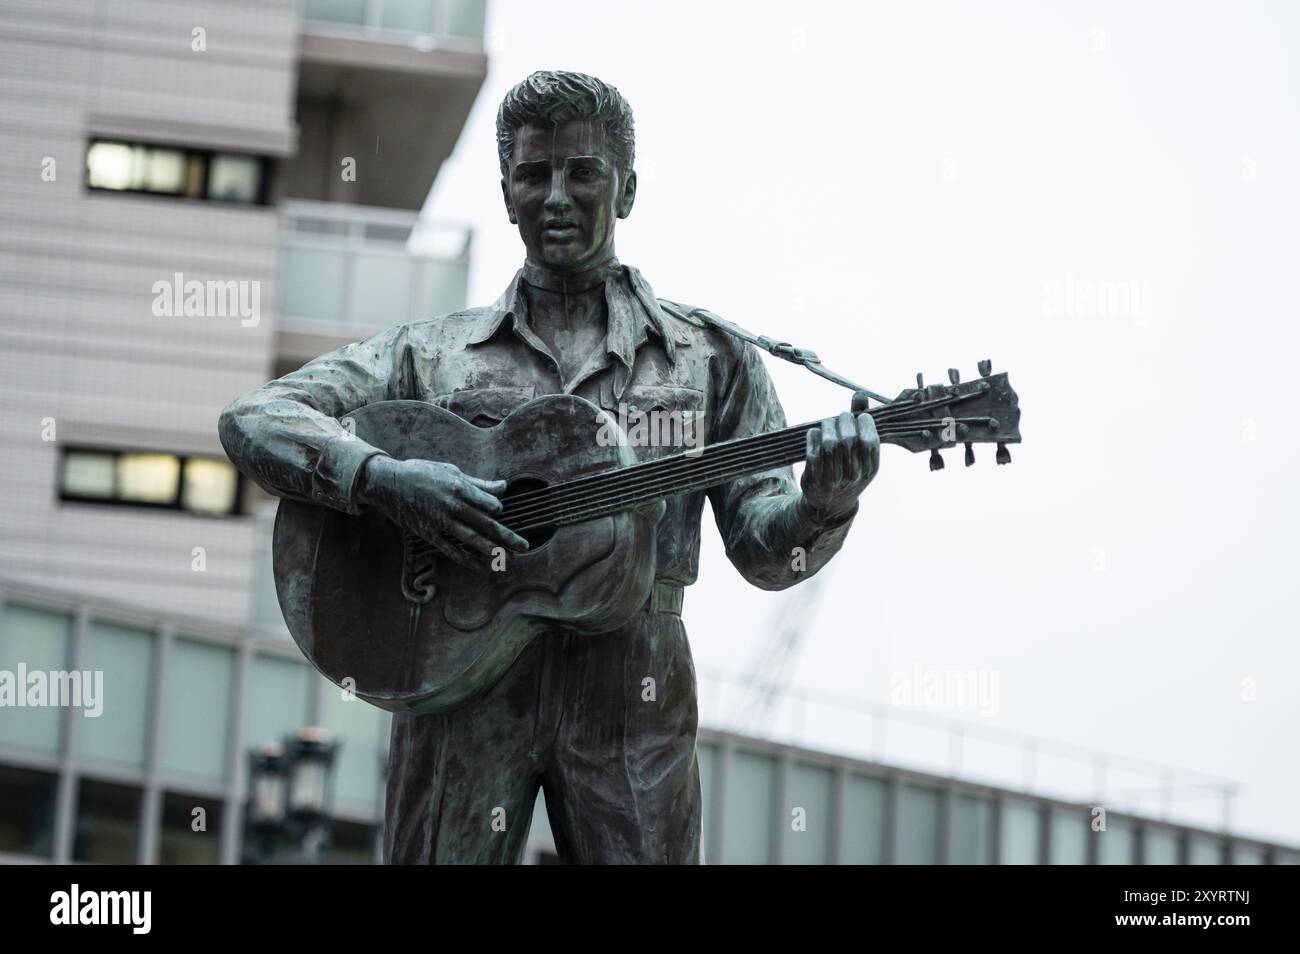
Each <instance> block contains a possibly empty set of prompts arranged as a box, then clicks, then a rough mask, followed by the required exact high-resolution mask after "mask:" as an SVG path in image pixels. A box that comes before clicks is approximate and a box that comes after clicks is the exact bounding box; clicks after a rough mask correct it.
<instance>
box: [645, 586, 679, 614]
mask: <svg viewBox="0 0 1300 954" xmlns="http://www.w3.org/2000/svg"><path fill="white" fill-rule="evenodd" d="M685 593H686V587H684V586H678V585H677V584H676V583H661V582H659V581H658V580H656V581H655V585H654V587H653V588H652V589H651V590H650V612H652V613H671V614H673V615H674V616H681V615H682V597H683V596H684V595H685Z"/></svg>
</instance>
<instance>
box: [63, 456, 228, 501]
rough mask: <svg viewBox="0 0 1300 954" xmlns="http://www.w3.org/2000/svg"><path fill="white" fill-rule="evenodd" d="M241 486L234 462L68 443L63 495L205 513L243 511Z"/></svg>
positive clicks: (89, 499)
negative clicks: (69, 444)
mask: <svg viewBox="0 0 1300 954" xmlns="http://www.w3.org/2000/svg"><path fill="white" fill-rule="evenodd" d="M242 489H243V488H242V486H241V481H240V479H239V474H238V472H237V471H236V470H235V468H234V467H233V466H232V465H231V463H230V462H229V461H225V460H220V459H218V458H215V457H186V456H180V455H177V454H163V453H155V452H152V451H145V452H141V451H115V450H95V449H91V448H80V447H69V448H66V449H64V451H63V459H62V461H61V467H60V472H59V499H61V500H70V501H81V502H88V503H114V504H132V505H134V506H141V507H163V508H167V509H171V510H184V511H186V512H188V513H195V514H201V515H203V516H218V517H220V516H229V515H231V514H237V513H239V512H240V506H241V502H242V501H241V497H242Z"/></svg>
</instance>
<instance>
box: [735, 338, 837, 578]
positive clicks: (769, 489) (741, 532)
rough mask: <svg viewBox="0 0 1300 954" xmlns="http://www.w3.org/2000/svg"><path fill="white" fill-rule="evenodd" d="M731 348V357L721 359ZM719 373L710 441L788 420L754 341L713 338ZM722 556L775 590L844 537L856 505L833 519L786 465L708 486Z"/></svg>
mask: <svg viewBox="0 0 1300 954" xmlns="http://www.w3.org/2000/svg"><path fill="white" fill-rule="evenodd" d="M728 355H730V356H731V359H730V360H727V356H728ZM718 357H719V359H720V362H719V363H720V364H723V365H729V366H730V368H729V373H724V374H723V375H721V380H720V381H719V384H720V387H719V389H718V393H717V394H716V395H715V398H714V407H715V408H716V411H715V413H714V417H713V421H712V423H711V427H710V436H709V442H710V443H716V442H718V441H724V440H730V439H732V438H737V437H749V436H752V435H755V434H765V433H768V432H770V431H775V430H780V429H781V428H783V427H785V426H786V420H785V412H784V411H783V410H782V408H781V403H780V401H779V400H778V399H777V396H776V390H775V388H774V387H773V386H772V381H771V378H770V377H769V376H768V373H767V369H766V368H764V367H763V363H762V360H761V358H760V357H759V354H758V350H757V349H756V348H754V346H753V345H749V344H744V345H741V344H740V343H738V342H737V343H735V344H731V343H729V342H719V354H718ZM709 500H710V502H711V504H712V506H713V515H714V518H715V520H716V521H717V524H718V531H719V533H721V535H722V540H723V543H724V544H725V545H726V549H727V557H728V559H730V560H731V562H732V564H733V565H734V566H735V567H736V569H737V570H739V571H740V573H741V575H742V576H744V577H745V579H746V580H748V581H749V582H750V583H753V584H754V585H755V586H758V587H760V588H762V589H765V590H780V589H785V588H786V587H788V586H793V585H794V584H795V583H798V582H799V581H800V580H802V579H806V578H807V577H810V576H812V575H813V574H814V573H816V572H817V571H818V570H820V569H821V568H822V567H823V566H825V565H826V564H827V563H828V562H829V561H830V559H831V557H833V556H834V555H835V554H836V553H838V552H839V549H840V547H841V546H843V544H844V538H845V537H846V536H847V535H848V531H849V527H850V526H851V525H852V523H853V518H854V516H855V515H856V514H857V505H856V503H854V504H853V506H852V509H851V510H849V511H848V512H847V513H846V514H842V515H839V516H836V517H833V518H827V517H825V516H823V515H821V514H820V513H819V512H818V511H817V509H816V508H815V507H813V506H811V505H810V504H809V502H808V501H807V500H806V499H805V498H804V495H803V494H802V493H801V492H800V490H799V488H798V486H797V485H796V484H795V480H794V470H793V468H791V467H780V468H777V469H775V470H769V471H765V472H764V473H761V474H752V475H750V476H748V477H742V478H740V479H739V480H735V481H732V482H731V483H729V484H725V485H723V486H720V487H715V488H713V489H712V490H711V491H709Z"/></svg>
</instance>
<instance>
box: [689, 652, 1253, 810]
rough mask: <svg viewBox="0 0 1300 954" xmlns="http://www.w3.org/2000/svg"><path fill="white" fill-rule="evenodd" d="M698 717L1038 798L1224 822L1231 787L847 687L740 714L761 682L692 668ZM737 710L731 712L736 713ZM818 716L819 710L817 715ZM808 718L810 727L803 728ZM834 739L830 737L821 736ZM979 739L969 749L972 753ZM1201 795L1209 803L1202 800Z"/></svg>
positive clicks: (798, 693)
mask: <svg viewBox="0 0 1300 954" xmlns="http://www.w3.org/2000/svg"><path fill="white" fill-rule="evenodd" d="M698 673H699V680H700V690H699V698H700V724H701V725H707V726H709V727H710V728H713V729H718V730H721V731H724V732H734V733H741V734H745V735H749V736H757V737H761V738H766V739H769V740H771V741H774V742H778V743H783V744H790V745H796V746H803V745H809V744H812V745H815V746H816V747H817V748H818V749H821V750H823V751H833V752H837V753H841V754H844V755H846V756H849V757H852V758H858V759H868V760H870V761H872V762H878V763H887V764H891V765H897V766H900V767H903V768H911V769H916V770H919V771H927V772H934V773H939V774H944V775H946V776H947V777H950V778H953V779H961V780H964V781H970V782H976V783H981V784H987V785H993V786H997V787H1000V788H1005V789H1007V790H1009V791H1020V792H1024V793H1026V794H1032V795H1036V796H1042V797H1056V798H1065V799H1066V800H1069V801H1080V800H1081V799H1082V798H1084V797H1085V793H1086V797H1089V798H1091V799H1093V800H1094V802H1095V804H1098V805H1107V806H1111V807H1113V808H1115V809H1116V810H1122V811H1128V812H1132V813H1135V814H1148V815H1154V816H1155V817H1158V818H1161V819H1163V820H1166V821H1174V820H1175V819H1179V820H1182V821H1185V822H1191V823H1194V824H1198V825H1202V826H1205V827H1215V828H1217V829H1218V830H1219V831H1220V832H1223V833H1225V834H1226V833H1228V832H1229V831H1230V830H1231V827H1232V815H1231V811H1232V800H1233V798H1234V797H1235V796H1236V795H1237V793H1238V790H1239V788H1240V786H1239V785H1238V784H1237V783H1235V782H1233V781H1231V780H1228V779H1224V778H1220V777H1218V776H1214V775H1211V774H1209V773H1205V772H1194V771H1191V770H1188V769H1182V768H1175V767H1172V766H1167V765H1162V764H1159V763H1157V762H1153V761H1148V760H1144V759H1135V758H1127V757H1124V756H1119V755H1115V754H1113V753H1109V752H1104V751H1102V750H1099V749H1092V748H1088V747H1086V746H1081V745H1072V744H1069V743H1064V742H1057V741H1053V740H1050V739H1045V738H1041V737H1037V736H1033V735H1030V734H1027V733H1023V732H1017V731H1013V730H1010V729H1002V728H998V727H995V726H992V725H987V724H981V723H979V722H976V721H974V720H971V719H957V718H952V717H945V716H940V715H935V714H931V713H927V712H924V711H917V710H914V709H912V708H908V707H902V706H894V705H886V704H883V703H876V702H870V701H867V700H864V699H860V698H857V697H854V696H847V695H841V694H836V693H830V692H821V691H814V690H807V689H786V688H785V687H781V691H782V698H781V701H780V703H779V704H778V705H777V706H776V707H775V709H774V711H773V714H772V718H770V719H767V720H764V722H763V723H762V724H758V725H756V724H753V722H752V720H746V719H744V718H743V713H745V712H746V711H748V710H749V709H750V708H752V706H750V705H749V703H750V702H751V701H752V699H753V697H754V696H756V695H762V694H763V693H764V692H766V691H767V687H766V686H765V685H763V684H762V682H761V681H755V680H753V679H748V678H742V677H739V676H737V675H735V674H732V673H727V672H724V671H721V670H713V669H700V670H698ZM738 713H739V714H742V715H741V717H739V718H738V717H737V714H738ZM819 717H820V718H819ZM810 722H816V723H817V728H818V730H819V731H817V732H816V734H815V738H814V737H813V736H811V735H810V734H809V732H808V727H809V724H810ZM831 738H834V739H836V742H834V743H832V742H830V741H828V740H829V739H831ZM976 747H978V748H979V752H978V756H977V757H976V758H971V752H972V750H973V749H975V748H976ZM1207 802H1208V806H1207Z"/></svg>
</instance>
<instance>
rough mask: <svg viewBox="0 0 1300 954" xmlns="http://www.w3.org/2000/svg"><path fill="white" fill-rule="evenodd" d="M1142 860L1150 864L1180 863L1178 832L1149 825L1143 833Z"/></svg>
mask: <svg viewBox="0 0 1300 954" xmlns="http://www.w3.org/2000/svg"><path fill="white" fill-rule="evenodd" d="M1142 852H1143V858H1142V861H1143V863H1144V864H1148V865H1176V864H1178V832H1176V831H1173V830H1172V829H1169V828H1157V827H1155V826H1150V827H1148V828H1147V829H1146V830H1145V831H1143V833H1142Z"/></svg>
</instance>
